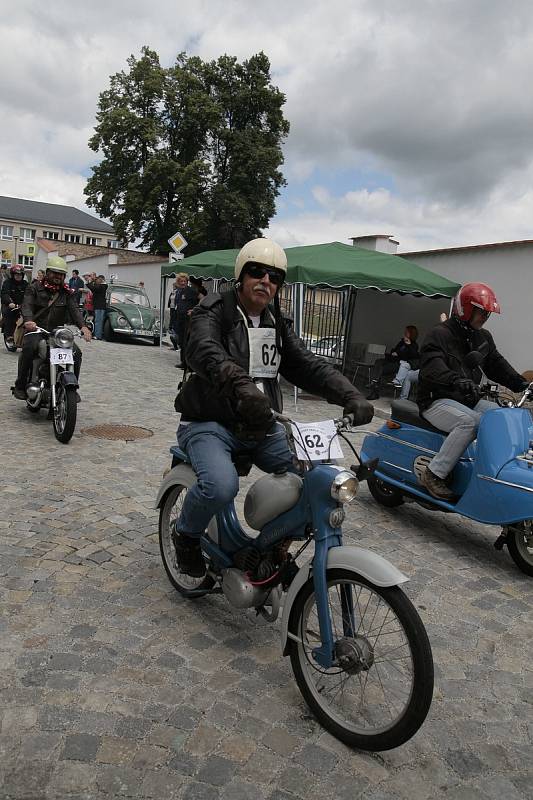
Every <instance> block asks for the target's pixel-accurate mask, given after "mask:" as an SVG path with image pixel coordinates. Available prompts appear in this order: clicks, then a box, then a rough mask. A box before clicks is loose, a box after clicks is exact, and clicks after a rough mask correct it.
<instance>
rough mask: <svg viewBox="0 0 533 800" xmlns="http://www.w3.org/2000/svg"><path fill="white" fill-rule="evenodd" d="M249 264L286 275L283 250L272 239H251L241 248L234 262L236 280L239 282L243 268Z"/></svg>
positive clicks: (285, 259)
mask: <svg viewBox="0 0 533 800" xmlns="http://www.w3.org/2000/svg"><path fill="white" fill-rule="evenodd" d="M250 262H252V263H254V264H262V265H263V266H265V267H271V268H273V269H279V270H280V272H283V274H284V275H286V274H287V256H286V255H285V250H284V249H283V247H280V246H279V244H277V243H276V242H274V241H273V240H272V239H252V240H251V241H250V242H246V244H245V245H244V247H241V249H240V250H239V252H238V254H237V258H236V260H235V279H236V280H240V278H241V274H242V271H243V269H244V267H245V266H246V264H249V263H250Z"/></svg>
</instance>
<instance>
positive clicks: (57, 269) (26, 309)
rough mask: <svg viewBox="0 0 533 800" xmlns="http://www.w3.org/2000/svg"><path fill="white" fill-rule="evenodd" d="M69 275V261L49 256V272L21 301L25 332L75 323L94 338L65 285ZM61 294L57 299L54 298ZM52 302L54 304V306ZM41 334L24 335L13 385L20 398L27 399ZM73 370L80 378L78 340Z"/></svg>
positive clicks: (87, 339) (87, 335) (87, 336)
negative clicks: (47, 309)
mask: <svg viewBox="0 0 533 800" xmlns="http://www.w3.org/2000/svg"><path fill="white" fill-rule="evenodd" d="M66 275H67V264H66V261H65V260H64V259H63V258H61V257H60V256H50V257H49V258H48V261H47V262H46V273H45V277H44V280H43V281H42V282H41V283H33V284H32V285H31V286H28V288H27V289H26V292H25V294H24V300H23V303H22V316H23V319H24V327H25V329H26V332H28V333H29V332H31V331H36V330H37V328H38V327H42V328H44V329H45V330H47V331H49V332H52V330H53V329H54V328H57V327H59V326H62V325H65V324H67V323H72V324H74V325H76V326H77V327H78V328H79V329H80V330H81V332H82V334H83V338H84V339H85V341H86V342H90V341H91V338H92V334H91V331H90V330H89V328H87V327H86V325H85V323H84V321H83V317H82V315H81V313H80V310H79V308H78V305H77V303H76V302H75V300H74V295H73V293H72V292H71V290H70V289H69V288H68V286H66V285H65V278H66ZM57 294H58V297H57V299H56V300H55V301H54V297H55V296H56V295H57ZM52 302H53V305H51V304H52ZM47 306H51V308H50V310H49V311H48V313H46V312H44V313H43V314H40V315H39V318H38V322H37V323H36V322H34V321H33V317H34V316H35V314H36V313H37V312H39V311H41V309H44V308H46V307H47ZM42 338H43V337H42V335H40V334H38V333H35V334H33V335H32V336H25V337H24V344H23V346H22V352H21V354H20V356H19V363H18V375H17V379H16V381H15V386H14V388H13V395H14V397H16V398H17V400H25V399H26V385H27V383H28V381H29V379H30V376H31V371H32V366H33V359H34V358H35V357H36V355H37V352H38V349H39V342H40V341H41V339H42ZM73 355H74V372H75V374H76V377H78V378H79V374H80V369H81V350H80V348H79V347H78V346H77V344H76V343H74V345H73Z"/></svg>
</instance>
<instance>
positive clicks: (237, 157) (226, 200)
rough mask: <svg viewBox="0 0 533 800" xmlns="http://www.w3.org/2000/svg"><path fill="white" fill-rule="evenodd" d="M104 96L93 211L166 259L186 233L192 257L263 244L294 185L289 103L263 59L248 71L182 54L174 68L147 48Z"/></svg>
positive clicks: (227, 60)
mask: <svg viewBox="0 0 533 800" xmlns="http://www.w3.org/2000/svg"><path fill="white" fill-rule="evenodd" d="M128 67H129V70H128V71H127V72H124V71H123V72H119V73H117V74H116V75H112V76H111V78H110V86H109V89H107V90H106V91H104V92H102V93H101V95H100V98H99V104H98V113H97V117H96V119H97V124H96V126H95V133H94V135H93V136H92V138H91V139H90V141H89V145H90V147H91V148H92V149H93V150H94V151H95V152H99V153H101V154H102V160H101V161H100V162H99V163H98V164H97V165H96V166H94V167H93V168H92V175H91V177H90V178H89V179H88V181H87V185H86V187H85V194H86V195H87V203H88V205H89V206H91V207H92V208H94V209H95V210H96V211H97V212H98V213H99V214H100V215H101V216H103V217H106V218H108V219H110V220H111V222H112V224H113V226H114V228H115V231H116V233H117V236H118V237H119V239H121V240H122V241H124V242H127V241H133V240H134V239H139V238H140V239H141V240H142V244H143V246H145V247H148V249H149V250H150V252H152V253H156V252H158V253H166V252H168V250H169V246H168V243H167V240H168V239H169V237H170V236H171V235H172V234H173V233H175V232H176V230H179V231H180V232H181V233H183V234H184V235H185V237H186V239H187V240H188V243H189V245H188V247H187V250H186V253H187V255H193V254H194V253H197V252H199V251H201V250H211V249H217V248H226V247H240V246H241V245H242V244H243V243H244V242H246V241H247V240H248V239H251V238H253V237H255V236H259V235H260V232H261V229H262V228H265V227H267V226H268V223H269V221H270V219H271V218H272V216H273V215H274V213H275V210H276V197H277V196H278V194H279V191H280V187H281V186H283V185H284V184H285V180H284V178H283V175H282V173H281V170H280V167H281V165H282V163H283V154H282V150H281V145H282V143H283V140H284V139H285V137H286V136H287V134H288V132H289V123H288V122H287V120H286V119H285V118H284V116H283V111H282V107H283V104H284V102H285V96H284V95H283V94H282V93H281V92H280V91H279V89H277V88H276V87H275V86H272V84H271V81H270V62H269V60H268V58H267V56H266V55H265V54H264V53H258V54H256V55H254V56H252V57H251V58H250V59H248V60H247V61H243V62H242V63H239V62H238V61H237V59H236V58H233V57H230V56H227V55H224V56H221V57H220V58H218V59H217V60H216V61H210V62H204V61H202V60H201V59H200V58H198V57H195V56H192V57H191V56H187V55H186V54H185V53H180V54H179V55H178V57H177V59H176V62H175V64H174V65H173V66H171V67H169V68H164V67H162V66H161V64H160V62H159V58H158V55H157V53H155V52H154V51H153V50H150V49H149V48H148V47H144V48H143V49H142V55H141V57H140V58H139V59H136V58H135V57H134V56H131V57H130V58H129V59H128Z"/></svg>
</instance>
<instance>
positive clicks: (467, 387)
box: [417, 283, 528, 500]
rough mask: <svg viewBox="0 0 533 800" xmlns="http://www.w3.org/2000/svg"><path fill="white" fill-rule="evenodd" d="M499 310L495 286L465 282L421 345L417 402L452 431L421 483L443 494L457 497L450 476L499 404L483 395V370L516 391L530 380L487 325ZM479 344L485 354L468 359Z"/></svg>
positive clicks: (427, 414) (423, 411) (423, 413)
mask: <svg viewBox="0 0 533 800" xmlns="http://www.w3.org/2000/svg"><path fill="white" fill-rule="evenodd" d="M499 313H500V304H499V302H498V299H497V297H496V294H495V293H494V290H493V289H492V288H491V287H490V286H487V284H485V283H466V284H465V285H464V286H462V287H461V288H460V289H459V291H458V293H457V295H456V297H455V300H454V303H453V310H452V315H451V317H450V319H448V320H446V321H445V322H442V323H440V324H439V325H437V326H435V327H434V328H433V329H432V330H431V331H430V332H429V334H428V335H427V336H426V338H425V339H424V343H423V345H422V350H421V353H420V356H421V364H420V374H419V379H418V394H417V401H418V407H419V409H420V414H421V416H422V417H424V419H426V420H427V421H428V422H430V423H431V424H432V425H433V426H434V427H435V428H439V430H442V431H445V432H446V433H448V436H447V437H446V439H445V440H444V444H443V445H442V447H441V449H440V450H439V452H438V453H437V454H436V455H435V456H434V458H433V459H432V460H431V461H430V463H429V466H428V467H427V469H426V470H425V471H424V472H423V473H422V477H421V483H422V485H423V486H424V487H425V488H426V489H427V491H428V492H429V493H430V494H431V495H433V496H434V497H437V498H439V499H441V500H452V498H453V497H454V493H453V492H452V490H451V489H450V488H449V487H448V485H447V483H446V478H447V477H448V475H449V474H450V472H451V471H452V469H453V468H454V466H455V465H456V464H457V462H458V461H459V459H460V458H461V456H462V454H463V452H464V451H465V449H466V448H467V447H468V445H469V444H470V442H473V441H474V439H475V438H476V434H477V429H478V426H479V422H480V419H481V415H482V414H483V412H485V411H488V410H489V409H491V408H495V405H494V403H491V402H490V401H488V400H484V399H482V400H480V399H479V384H480V381H481V377H482V373H481V370H483V372H484V373H485V375H486V376H487V378H488V379H489V380H491V381H493V382H494V383H498V384H501V385H503V386H506V387H507V388H509V389H511V391H513V392H520V391H522V390H523V389H525V388H526V386H527V385H528V383H527V381H525V380H524V378H523V377H522V376H521V375H520V374H519V373H518V372H517V371H516V370H515V369H513V367H512V366H511V365H510V364H509V363H508V362H507V361H506V360H505V358H504V357H503V356H502V355H501V353H499V352H498V350H497V349H496V345H495V344H494V339H493V338H492V336H491V334H490V333H489V332H488V331H486V330H484V328H483V326H484V325H485V322H486V321H487V320H488V318H489V317H490V315H491V314H499ZM474 350H475V351H477V352H478V353H480V354H481V355H480V360H479V357H478V361H479V364H478V365H473V364H472V362H471V361H470V360H469V359H467V356H468V354H469V353H470V352H472V351H474Z"/></svg>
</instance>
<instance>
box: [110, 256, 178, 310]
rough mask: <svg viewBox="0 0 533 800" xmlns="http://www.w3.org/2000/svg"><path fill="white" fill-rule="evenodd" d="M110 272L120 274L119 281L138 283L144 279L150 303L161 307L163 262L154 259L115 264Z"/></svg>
mask: <svg viewBox="0 0 533 800" xmlns="http://www.w3.org/2000/svg"><path fill="white" fill-rule="evenodd" d="M109 272H110V273H113V275H117V276H118V277H117V281H116V282H117V283H120V282H124V283H133V284H138V283H139V281H144V289H145V291H146V294H147V295H148V297H149V298H150V305H152V306H156V307H157V308H159V292H160V285H161V264H160V263H159V262H157V261H154V262H152V263H147V264H113V265H112V266H111V267H109ZM170 283H171V282H170ZM170 283H169V286H170ZM165 302H166V300H165Z"/></svg>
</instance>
